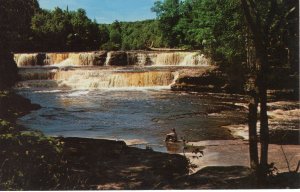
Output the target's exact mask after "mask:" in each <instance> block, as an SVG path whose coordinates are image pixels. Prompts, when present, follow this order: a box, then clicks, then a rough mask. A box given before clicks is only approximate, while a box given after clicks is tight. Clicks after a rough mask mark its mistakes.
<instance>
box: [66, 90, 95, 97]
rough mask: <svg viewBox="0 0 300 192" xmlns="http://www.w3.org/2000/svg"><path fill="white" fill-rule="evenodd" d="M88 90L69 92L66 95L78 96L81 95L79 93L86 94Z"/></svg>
mask: <svg viewBox="0 0 300 192" xmlns="http://www.w3.org/2000/svg"><path fill="white" fill-rule="evenodd" d="M89 92H90V91H82V90H81V91H75V92H72V93H70V94H68V95H67V96H68V97H78V96H81V95H87V94H88V93H89Z"/></svg>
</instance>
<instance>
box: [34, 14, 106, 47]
mask: <svg viewBox="0 0 300 192" xmlns="http://www.w3.org/2000/svg"><path fill="white" fill-rule="evenodd" d="M31 28H32V31H33V32H34V40H35V42H36V43H35V49H36V50H38V51H42V50H44V51H86V50H96V49H98V48H99V46H100V45H99V44H100V42H101V40H102V39H101V34H100V29H99V27H98V24H97V23H96V22H95V21H91V20H90V19H89V18H88V17H87V16H86V12H85V10H83V9H78V10H77V11H68V10H62V9H60V8H55V9H54V10H53V11H48V10H41V11H39V12H38V13H37V14H35V15H34V17H33V18H32V24H31Z"/></svg>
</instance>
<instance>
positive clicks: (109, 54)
mask: <svg viewBox="0 0 300 192" xmlns="http://www.w3.org/2000/svg"><path fill="white" fill-rule="evenodd" d="M110 58H111V52H108V53H107V56H106V60H105V63H104V65H105V66H108V64H109V60H110Z"/></svg>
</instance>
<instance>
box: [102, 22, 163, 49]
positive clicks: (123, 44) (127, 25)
mask: <svg viewBox="0 0 300 192" xmlns="http://www.w3.org/2000/svg"><path fill="white" fill-rule="evenodd" d="M100 28H101V34H102V36H101V37H103V39H104V40H102V41H101V42H103V43H104V44H102V46H101V48H102V49H105V50H120V49H121V50H138V49H147V48H148V47H151V46H152V47H164V46H166V45H167V42H166V41H165V40H164V38H163V35H162V32H161V30H160V28H159V23H158V21H156V20H145V21H136V22H119V21H115V22H114V23H112V24H110V25H100Z"/></svg>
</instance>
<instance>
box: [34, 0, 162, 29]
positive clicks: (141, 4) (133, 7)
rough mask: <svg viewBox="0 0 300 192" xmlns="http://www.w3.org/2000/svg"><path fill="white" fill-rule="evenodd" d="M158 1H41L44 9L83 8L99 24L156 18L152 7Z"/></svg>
mask: <svg viewBox="0 0 300 192" xmlns="http://www.w3.org/2000/svg"><path fill="white" fill-rule="evenodd" d="M155 1H156V0H39V3H40V7H41V8H43V9H53V8H54V7H60V8H62V9H66V7H67V6H68V7H69V10H77V9H78V8H83V9H85V11H86V12H87V15H88V17H89V18H90V19H96V20H97V22H98V23H112V22H113V21H115V20H119V21H138V20H145V19H153V18H155V13H153V12H151V10H150V9H151V7H152V6H153V4H154V2H155Z"/></svg>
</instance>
